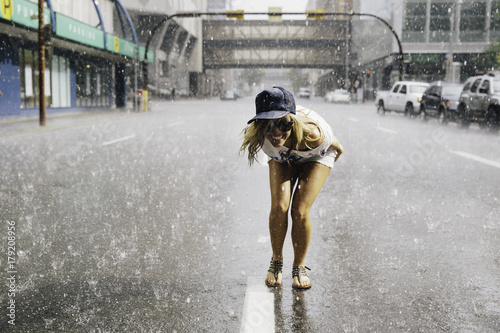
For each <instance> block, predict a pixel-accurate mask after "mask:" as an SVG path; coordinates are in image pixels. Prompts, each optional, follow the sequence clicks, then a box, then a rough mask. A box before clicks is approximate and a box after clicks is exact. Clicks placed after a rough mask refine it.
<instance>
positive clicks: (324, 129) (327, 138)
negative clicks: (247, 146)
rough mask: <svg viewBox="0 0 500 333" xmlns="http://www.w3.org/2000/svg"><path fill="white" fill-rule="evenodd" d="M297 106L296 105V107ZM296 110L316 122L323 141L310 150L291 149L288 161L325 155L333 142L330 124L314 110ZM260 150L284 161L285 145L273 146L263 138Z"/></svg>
mask: <svg viewBox="0 0 500 333" xmlns="http://www.w3.org/2000/svg"><path fill="white" fill-rule="evenodd" d="M297 108H298V107H297ZM297 112H301V113H302V114H303V115H304V116H306V117H307V118H309V120H311V121H312V122H314V123H316V124H317V125H318V127H319V129H320V131H321V133H322V134H323V136H324V140H323V142H322V143H321V144H320V145H319V146H317V147H315V148H313V149H310V150H304V151H302V150H292V151H291V153H290V156H289V157H288V161H289V162H290V163H292V162H306V161H307V160H309V159H311V158H317V157H324V156H326V155H327V152H328V148H330V146H331V144H332V142H333V132H332V128H331V127H330V125H329V124H328V123H327V122H326V121H325V120H324V119H323V118H322V117H321V116H320V115H319V114H317V113H316V112H314V111H312V110H309V109H303V110H300V111H297ZM262 151H263V152H264V153H265V154H266V155H267V156H269V159H273V160H276V161H278V162H282V163H283V162H286V155H287V152H288V148H287V147H285V146H282V147H274V146H273V145H272V144H271V142H269V140H268V139H267V138H265V139H264V145H263V146H262Z"/></svg>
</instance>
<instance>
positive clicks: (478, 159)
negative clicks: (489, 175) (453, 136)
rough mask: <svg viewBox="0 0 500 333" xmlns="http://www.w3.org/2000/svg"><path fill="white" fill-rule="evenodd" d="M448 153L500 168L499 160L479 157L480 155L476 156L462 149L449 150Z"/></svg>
mask: <svg viewBox="0 0 500 333" xmlns="http://www.w3.org/2000/svg"><path fill="white" fill-rule="evenodd" d="M450 153H453V154H455V155H458V156H462V157H465V158H468V159H469V160H473V161H476V162H479V163H483V164H486V165H489V166H492V167H495V168H499V169H500V162H496V161H492V160H488V159H486V158H483V157H480V156H476V155H473V154H469V153H466V152H464V151H454V150H450Z"/></svg>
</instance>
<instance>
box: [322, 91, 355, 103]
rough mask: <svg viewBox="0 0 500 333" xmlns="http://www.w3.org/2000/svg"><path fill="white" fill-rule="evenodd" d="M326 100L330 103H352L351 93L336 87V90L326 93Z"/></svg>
mask: <svg viewBox="0 0 500 333" xmlns="http://www.w3.org/2000/svg"><path fill="white" fill-rule="evenodd" d="M325 101H327V102H330V103H332V102H333V103H350V102H351V95H350V94H349V92H348V91H347V90H345V89H335V90H334V91H329V92H327V93H326V95H325Z"/></svg>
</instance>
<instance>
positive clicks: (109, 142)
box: [101, 134, 136, 146]
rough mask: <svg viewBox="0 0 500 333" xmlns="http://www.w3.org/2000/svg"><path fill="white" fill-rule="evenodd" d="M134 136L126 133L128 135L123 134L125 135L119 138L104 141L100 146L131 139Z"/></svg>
mask: <svg viewBox="0 0 500 333" xmlns="http://www.w3.org/2000/svg"><path fill="white" fill-rule="evenodd" d="M135 137H136V135H135V134H132V135H128V136H125V137H123V138H120V139H116V140H111V141H107V142H104V143H102V144H101V146H107V145H112V144H114V143H117V142H121V141H125V140H128V139H132V138H135Z"/></svg>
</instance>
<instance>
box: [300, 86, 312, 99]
mask: <svg viewBox="0 0 500 333" xmlns="http://www.w3.org/2000/svg"><path fill="white" fill-rule="evenodd" d="M297 95H298V96H299V97H303V98H310V97H311V91H310V90H309V89H308V88H299V93H298V94H297Z"/></svg>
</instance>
